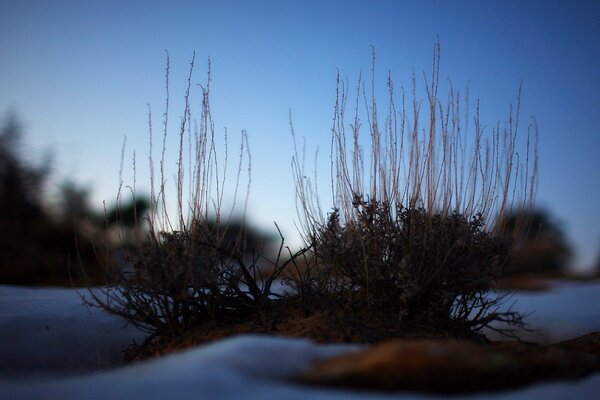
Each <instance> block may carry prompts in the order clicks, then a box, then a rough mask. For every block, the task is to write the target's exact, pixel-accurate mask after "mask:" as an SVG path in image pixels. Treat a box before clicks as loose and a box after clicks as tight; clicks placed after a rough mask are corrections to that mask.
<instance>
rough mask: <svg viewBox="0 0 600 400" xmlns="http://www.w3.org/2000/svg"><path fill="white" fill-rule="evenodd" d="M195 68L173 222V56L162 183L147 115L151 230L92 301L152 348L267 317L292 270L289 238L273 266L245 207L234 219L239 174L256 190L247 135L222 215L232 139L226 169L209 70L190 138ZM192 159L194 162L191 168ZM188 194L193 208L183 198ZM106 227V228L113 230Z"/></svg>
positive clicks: (181, 136) (140, 235) (182, 135)
mask: <svg viewBox="0 0 600 400" xmlns="http://www.w3.org/2000/svg"><path fill="white" fill-rule="evenodd" d="M193 68H194V60H192V63H191V66H190V70H189V77H188V86H187V91H186V94H185V110H184V112H183V115H182V116H181V124H180V126H179V138H178V139H179V140H178V142H179V161H178V169H177V174H176V176H177V184H176V192H177V194H176V196H175V197H176V199H177V215H176V216H175V217H176V218H175V219H174V220H173V219H172V218H171V217H170V216H169V213H168V212H167V209H168V206H167V200H166V198H167V189H166V178H165V174H166V171H165V152H166V147H167V134H168V115H169V114H168V112H169V97H168V93H169V92H168V91H169V86H168V85H169V58H168V54H167V69H166V82H167V101H166V111H165V114H164V121H163V125H164V136H163V142H162V143H163V148H162V157H161V160H160V176H159V179H156V178H155V176H154V163H153V161H152V123H151V113H149V127H150V147H151V148H150V169H151V196H150V207H149V212H148V213H147V214H146V217H145V221H146V223H147V227H148V229H147V231H146V232H145V233H144V232H143V231H141V230H134V232H135V235H136V238H135V239H136V240H135V241H134V244H133V245H128V246H127V247H125V248H124V249H123V251H124V253H125V261H126V265H125V266H124V268H122V269H120V270H118V271H116V273H114V274H110V275H109V276H108V277H107V280H108V282H111V284H110V285H109V286H107V287H105V288H104V289H102V290H101V291H100V294H99V293H98V292H97V291H90V295H91V297H92V299H91V300H90V301H89V304H91V305H92V306H98V307H101V308H103V309H104V310H106V311H108V312H110V313H113V314H116V315H119V316H121V317H123V318H125V319H126V320H127V322H128V323H130V324H133V325H135V326H137V327H138V328H140V329H142V330H144V331H146V332H147V333H148V334H149V337H148V339H147V342H149V341H150V340H152V339H153V338H155V337H157V336H158V337H160V338H162V339H165V340H169V338H173V337H176V336H177V335H178V334H181V333H182V332H183V331H185V330H186V329H188V328H190V327H192V326H194V325H198V324H202V322H205V321H207V320H218V319H221V320H230V321H231V320H233V321H235V320H239V319H243V318H248V317H249V316H251V315H253V313H254V312H259V311H263V310H264V309H265V308H267V307H268V305H269V303H270V302H271V301H272V300H273V299H275V298H277V295H276V294H274V293H272V291H271V285H272V283H273V281H274V280H275V279H276V278H277V277H278V276H279V274H280V273H281V271H282V270H283V268H284V267H285V266H286V265H287V262H281V260H282V253H283V251H284V246H283V237H281V245H280V247H279V252H278V253H277V255H276V257H275V259H274V260H271V259H269V258H267V257H266V256H265V255H264V253H263V248H262V247H260V246H262V244H260V243H259V242H257V241H256V240H255V239H256V238H253V237H252V236H253V235H252V234H251V232H252V229H249V228H248V227H247V226H246V223H245V209H246V206H245V204H244V211H243V214H242V217H241V219H239V220H238V219H237V218H236V217H234V215H235V211H236V208H235V205H236V199H237V194H238V189H239V185H240V182H241V175H242V171H243V170H247V171H248V177H247V181H248V185H249V184H250V176H249V174H250V155H249V153H248V150H247V149H248V139H247V135H246V133H245V132H242V137H241V145H240V153H239V164H238V169H237V175H236V176H235V186H234V198H233V205H232V206H231V209H230V210H229V211H228V212H226V210H225V209H224V206H223V197H224V193H225V189H226V187H227V185H226V178H227V173H226V171H227V162H228V154H227V144H226V143H227V138H226V137H225V149H224V159H223V158H219V156H220V154H219V152H218V151H217V146H218V144H217V141H216V139H215V137H216V134H215V131H214V122H213V120H212V116H211V111H210V101H209V93H210V63H209V70H208V80H207V84H206V85H205V86H202V87H201V88H202V108H201V115H200V121H199V124H197V125H196V127H197V129H196V130H195V131H194V132H191V129H190V128H189V124H190V120H191V117H192V114H191V108H190V86H191V80H192V71H193ZM221 155H222V154H221ZM186 156H189V157H191V159H190V160H188V159H187V158H186ZM219 162H221V163H220V164H219ZM244 163H246V165H244ZM186 164H187V168H186ZM134 165H135V160H134ZM244 167H246V168H244ZM134 169H135V167H134ZM134 173H135V171H134ZM156 184H158V187H156V186H157V185H156ZM131 192H132V195H133V196H132V197H133V201H132V204H134V205H135V204H137V203H136V201H135V200H136V196H135V184H134V187H132V188H131ZM186 193H187V194H188V195H189V198H186ZM246 193H247V192H246ZM120 196H121V191H119V197H120ZM117 203H119V201H117ZM117 206H118V204H117ZM138 217H139V215H138V214H137V212H136V209H135V206H134V209H133V219H134V221H135V225H137V224H138V223H140V222H141V221H138ZM117 218H119V215H117ZM108 221H109V218H107V224H108ZM122 236H126V235H122ZM254 236H255V235H254ZM259 264H261V265H263V264H268V265H270V267H271V269H270V271H271V272H270V274H269V275H268V276H266V277H265V276H263V275H262V274H261V273H260V271H259V267H258V265H259ZM142 347H143V346H142Z"/></svg>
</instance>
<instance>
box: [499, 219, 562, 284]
mask: <svg viewBox="0 0 600 400" xmlns="http://www.w3.org/2000/svg"><path fill="white" fill-rule="evenodd" d="M501 226H503V228H504V232H505V234H507V235H510V236H511V238H512V240H513V247H512V250H511V252H510V256H509V260H508V265H507V266H506V270H505V274H506V275H508V276H523V275H531V276H534V277H543V276H550V277H551V276H564V275H565V274H568V273H569V266H570V264H569V263H570V260H571V256H572V250H571V246H570V245H569V243H568V241H567V239H566V237H565V235H564V233H563V229H562V228H561V225H560V224H559V223H558V222H557V221H556V220H555V219H554V218H553V217H552V215H551V214H550V212H549V211H547V210H543V209H533V210H528V211H519V212H513V213H510V214H507V215H506V216H505V217H504V220H503V221H502V224H501Z"/></svg>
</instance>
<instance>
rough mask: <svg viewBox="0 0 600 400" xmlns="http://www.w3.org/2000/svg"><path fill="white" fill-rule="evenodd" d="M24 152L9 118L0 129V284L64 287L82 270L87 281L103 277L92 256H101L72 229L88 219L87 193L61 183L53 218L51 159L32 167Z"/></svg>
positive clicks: (14, 121) (19, 132) (16, 127)
mask: <svg viewBox="0 0 600 400" xmlns="http://www.w3.org/2000/svg"><path fill="white" fill-rule="evenodd" d="M28 150H29V149H28V148H27V147H23V131H22V129H21V126H20V125H19V123H18V121H17V118H16V117H15V116H14V115H13V114H9V115H8V117H7V118H6V119H5V121H4V124H3V126H2V127H1V128H0V283H9V284H27V285H31V284H53V285H57V284H58V285H68V284H70V283H71V276H74V277H75V278H77V276H78V275H79V274H80V272H81V269H82V268H85V270H86V272H87V273H88V274H89V275H90V276H91V277H92V278H98V277H100V276H102V275H103V272H102V273H101V271H99V270H98V268H97V267H98V265H99V264H98V262H97V261H98V260H97V255H98V254H100V253H102V254H106V252H100V251H97V250H100V248H101V247H102V246H97V247H96V248H95V247H94V245H93V238H92V237H91V236H90V235H89V234H87V233H89V232H86V233H84V232H82V230H80V229H79V226H78V225H77V224H76V222H77V220H79V221H80V220H82V219H83V218H85V214H87V213H91V211H90V209H89V207H88V206H87V197H88V191H87V190H85V189H81V188H78V187H77V186H76V185H75V184H74V183H72V182H70V181H67V182H65V183H64V184H63V185H62V186H61V189H60V190H61V207H60V210H59V212H58V216H54V215H53V214H52V213H51V210H50V207H48V203H47V201H46V200H47V199H46V198H45V187H46V186H47V182H48V178H49V176H50V171H51V168H50V167H51V162H50V159H49V158H47V159H45V160H43V162H42V163H40V164H39V165H34V164H33V163H32V162H31V156H30V155H29V154H28V153H27V151H28ZM104 265H107V263H104Z"/></svg>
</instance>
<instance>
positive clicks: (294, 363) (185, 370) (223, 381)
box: [0, 335, 600, 400]
mask: <svg viewBox="0 0 600 400" xmlns="http://www.w3.org/2000/svg"><path fill="white" fill-rule="evenodd" d="M354 348H356V346H351V345H325V346H324V345H317V344H314V343H311V342H309V341H307V340H303V339H284V338H276V337H267V336H254V335H246V336H239V337H237V338H232V339H226V340H223V341H221V342H219V343H216V344H213V345H208V346H201V347H198V348H196V349H193V350H189V351H186V352H183V353H180V354H176V355H170V356H166V357H164V358H161V359H157V360H153V361H149V362H146V363H143V364H138V365H134V366H130V367H126V368H120V369H116V370H113V371H110V372H103V373H97V374H93V375H88V376H76V377H70V378H63V379H58V380H37V381H33V382H28V383H25V382H12V383H11V382H2V381H0V396H1V397H2V398H7V399H9V398H10V399H14V400H20V399H37V398H40V399H41V398H60V399H64V400H69V399H74V400H79V399H92V400H93V399H144V400H154V399H157V400H158V399H217V398H218V399H267V400H268V399H308V400H311V399H315V400H317V399H323V400H324V399H361V398H365V395H366V394H367V393H364V392H351V391H344V390H331V389H323V388H316V387H306V386H300V385H297V384H294V383H292V382H290V381H289V379H288V378H290V377H291V376H294V375H297V374H299V373H303V372H306V371H307V370H308V369H309V368H310V367H311V366H312V365H313V364H314V363H315V362H316V361H318V360H320V359H323V358H326V357H331V356H334V355H336V354H340V353H342V352H347V351H352V350H353V349H354ZM599 390H600V375H595V376H594V377H592V378H589V379H587V380H585V381H582V382H568V383H553V384H545V385H537V386H533V387H530V388H527V389H524V390H518V391H513V392H506V393H501V394H494V395H478V396H471V397H468V396H467V397H465V398H470V399H474V400H475V399H496V398H502V399H515V400H516V399H544V400H552V399H563V398H567V396H569V397H571V398H577V399H591V398H593V397H592V396H593V395H595V394H596V393H598V391H599ZM368 398H371V399H431V398H445V397H435V396H425V395H416V394H410V393H400V394H384V393H368ZM455 398H460V397H455Z"/></svg>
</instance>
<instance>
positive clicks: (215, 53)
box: [0, 0, 600, 267]
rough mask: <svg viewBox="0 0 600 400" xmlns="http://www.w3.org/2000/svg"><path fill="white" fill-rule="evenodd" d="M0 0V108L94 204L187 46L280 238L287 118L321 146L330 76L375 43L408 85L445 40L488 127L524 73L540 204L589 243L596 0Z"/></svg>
mask: <svg viewBox="0 0 600 400" xmlns="http://www.w3.org/2000/svg"><path fill="white" fill-rule="evenodd" d="M1 3H2V4H1V8H2V13H1V14H0V72H1V73H0V93H1V95H0V112H5V111H8V110H13V111H14V112H15V113H17V115H18V116H19V117H20V118H21V120H22V121H23V123H24V126H25V129H26V132H27V135H28V136H27V138H28V143H29V144H28V147H29V148H30V149H31V154H32V156H35V155H37V154H40V153H41V152H43V151H44V150H45V149H48V148H49V149H51V150H53V151H54V153H55V157H56V163H57V174H58V175H59V176H60V178H64V177H72V178H73V179H75V180H77V181H78V182H80V183H82V184H90V185H92V187H93V194H94V197H93V200H94V201H95V202H96V203H101V201H102V200H103V199H106V200H107V201H109V202H110V201H111V200H112V199H113V198H114V196H115V191H116V188H117V186H118V170H119V159H120V148H121V144H122V140H123V136H124V135H127V138H128V139H127V140H128V147H127V148H128V150H127V151H128V153H127V154H128V156H129V157H130V156H131V154H132V152H133V150H134V149H136V150H137V154H138V159H142V160H145V158H146V154H147V141H148V134H147V108H146V103H150V104H151V105H152V107H153V110H154V124H155V126H157V127H158V126H159V125H160V118H161V113H162V111H163V108H162V107H163V103H164V89H163V86H164V82H163V81H164V67H165V64H164V61H165V55H164V50H165V49H167V50H168V51H169V52H170V55H171V82H172V87H171V95H172V98H173V100H172V101H173V105H172V107H173V114H172V115H171V119H172V120H173V121H176V120H177V119H178V115H179V113H180V110H181V109H182V108H181V102H180V99H181V96H182V95H183V91H184V85H185V80H186V74H187V65H188V63H189V61H190V58H191V54H192V52H193V51H196V56H197V69H196V72H195V76H194V79H195V80H194V82H195V83H201V82H203V81H204V76H205V72H206V59H207V57H208V56H210V57H211V59H212V67H213V76H212V77H213V88H212V89H213V97H212V101H213V111H214V117H215V121H216V126H217V128H218V129H219V130H221V129H222V128H223V127H225V126H227V127H228V129H229V132H230V134H231V135H232V140H233V141H235V140H237V136H238V135H239V132H240V130H241V129H246V130H247V131H248V134H249V136H250V145H251V149H252V163H253V165H252V168H253V178H252V189H251V196H250V203H249V207H250V212H251V213H252V215H251V218H252V219H253V220H255V221H256V222H258V223H259V224H261V225H263V226H267V227H268V226H272V225H271V224H272V221H273V220H275V221H277V222H278V223H279V224H280V225H282V226H283V227H284V229H285V230H286V232H288V236H292V235H294V234H295V233H294V232H295V230H294V228H293V220H295V219H296V214H295V209H294V190H293V186H292V180H291V168H290V160H291V155H292V147H291V138H290V132H289V126H288V112H289V110H290V109H291V111H292V113H293V118H294V124H295V127H296V131H297V132H296V133H297V134H298V135H299V136H305V137H306V140H307V143H308V144H309V146H310V147H311V148H314V147H316V146H317V145H320V146H321V147H322V148H324V149H327V148H328V147H327V146H328V135H329V128H330V124H331V117H332V115H331V112H332V107H333V101H334V96H335V75H336V70H338V69H339V71H340V73H341V75H342V76H343V77H347V78H349V79H350V81H351V82H353V81H355V79H356V77H357V76H358V73H359V72H360V70H361V69H362V70H363V71H365V72H367V71H369V68H370V46H371V45H373V46H374V48H375V49H376V52H377V66H378V75H377V78H378V84H379V85H380V86H381V87H382V88H384V87H385V86H384V84H385V78H386V74H387V70H388V69H389V70H391V72H392V74H393V76H394V79H395V82H396V87H400V86H405V87H409V86H410V79H411V74H412V72H413V71H415V72H416V73H417V75H418V76H419V75H420V73H421V71H423V70H426V71H429V70H430V65H431V56H432V48H433V44H434V42H435V41H436V37H437V35H439V38H440V41H441V45H442V61H441V76H442V78H446V77H451V78H452V80H453V82H454V85H455V86H456V87H458V88H462V89H464V88H466V86H467V84H468V83H469V87H470V93H471V98H472V99H476V98H478V99H480V101H481V107H482V118H483V120H484V122H485V123H486V124H488V125H490V126H492V125H494V124H495V123H496V122H497V121H498V120H503V119H504V118H505V117H506V110H507V107H508V104H509V103H510V102H514V99H515V94H516V91H517V88H518V86H519V82H521V80H522V81H523V85H524V86H523V87H524V89H523V98H522V108H521V113H522V117H523V120H524V121H526V120H527V118H529V116H535V117H536V119H537V121H538V125H539V129H540V185H539V190H538V204H539V205H540V206H542V207H545V208H547V209H549V210H550V211H551V212H552V214H553V215H554V216H555V217H556V219H557V220H558V221H559V222H560V223H562V224H563V226H564V228H565V229H566V232H567V234H568V238H569V240H570V241H571V242H572V244H573V245H574V246H575V250H576V253H577V258H576V260H575V264H576V265H577V266H578V267H587V266H589V265H591V264H592V262H593V261H595V258H596V256H597V254H598V251H599V250H600V212H599V211H598V209H597V208H596V207H597V205H598V203H599V202H600V188H599V187H600V185H599V183H600V157H599V156H598V154H599V149H600V132H599V127H600V74H599V72H598V71H600V2H598V1H571V2H565V1H527V2H522V1H503V2H492V1H455V2H446V1H410V2H409V1H376V0H375V1H368V2H367V1H354V2H352V1H345V2H334V1H330V2H326V1H253V2H251V1H189V2H186V1H169V2H166V1H152V2H148V1H52V2H48V1H27V0H25V1H6V0H2V1H1ZM173 127H174V128H175V125H173ZM234 147H235V146H234ZM321 156H322V157H326V156H327V155H326V152H325V151H322V154H321ZM141 169H142V168H140V171H139V172H138V174H139V178H138V185H139V186H140V187H143V185H144V182H147V179H145V176H146V175H144V172H143V171H141ZM59 180H60V179H59Z"/></svg>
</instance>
